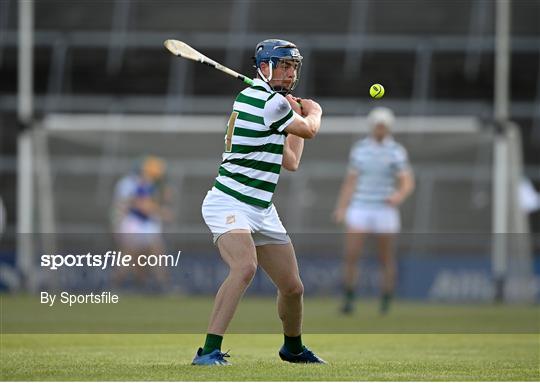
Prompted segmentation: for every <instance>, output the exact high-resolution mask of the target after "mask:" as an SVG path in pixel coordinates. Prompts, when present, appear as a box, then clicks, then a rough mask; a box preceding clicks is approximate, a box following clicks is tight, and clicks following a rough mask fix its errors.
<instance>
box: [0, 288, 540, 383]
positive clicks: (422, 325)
mask: <svg viewBox="0 0 540 383" xmlns="http://www.w3.org/2000/svg"><path fill="white" fill-rule="evenodd" d="M338 306H339V301H338V300H336V299H335V298H310V297H307V298H306V299H305V318H304V332H305V333H306V334H305V335H304V338H303V339H304V341H305V343H306V344H307V345H308V346H309V347H310V348H312V349H313V350H314V351H316V352H317V353H318V354H319V355H320V356H321V357H322V358H324V359H326V360H327V361H328V362H329V364H328V365H324V366H304V365H290V364H287V363H284V362H281V361H280V360H279V358H278V355H277V350H278V349H279V347H280V346H281V343H282V335H280V322H279V319H278V317H277V313H276V307H275V299H274V298H271V297H268V298H255V297H245V299H244V300H243V301H242V302H241V305H240V307H239V310H238V312H237V315H236V316H235V318H234V320H233V322H232V323H231V326H230V331H229V334H228V335H227V336H226V337H225V340H224V344H223V349H224V350H227V349H229V348H230V349H231V352H230V353H231V356H232V357H231V358H230V361H231V362H232V363H233V366H230V367H224V368H220V367H217V368H215V367H210V368H208V367H199V366H191V365H190V362H191V360H192V358H193V355H194V353H195V350H196V349H197V347H199V346H201V345H202V342H203V341H204V332H205V327H206V324H207V319H208V315H209V313H210V310H211V307H212V298H210V297H195V298H193V297H180V296H165V297H159V296H122V297H121V303H119V304H117V305H89V304H87V305H80V306H74V307H72V308H67V307H63V306H55V307H52V308H49V307H46V306H44V305H40V304H39V298H38V297H36V296H29V295H25V296H20V295H0V330H1V331H0V334H1V337H0V380H23V381H28V380H49V381H50V380H58V381H67V380H69V381H75V380H78V381H80V380H83V381H88V380H92V381H96V380H97V381H104V380H107V381H109V380H123V381H141V380H164V381H165V380H167V381H170V380H191V381H200V380H204V381H216V380H220V381H222V380H233V381H243V380H251V381H253V380H257V381H259V380H270V381H272V380H289V381H290V380H318V381H325V380H328V381H333V380H338V381H339V380H371V381H374V380H389V381H403V380H431V381H433V380H442V381H449V380H452V381H456V380H458V381H463V380H466V381H477V380H483V381H501V380H505V381H509V380H512V381H535V380H536V381H538V380H540V338H539V335H538V332H539V331H538V329H539V326H540V321H539V308H538V306H532V305H490V304H469V305H467V304H462V305H453V304H427V303H416V302H396V303H395V305H393V307H392V310H391V313H390V315H388V316H386V317H381V316H379V315H378V311H377V308H378V305H377V302H376V301H361V302H359V305H358V307H357V312H356V313H355V314H354V315H352V316H348V317H344V316H342V315H339V314H338V311H337V308H338ZM249 333H251V334H249Z"/></svg>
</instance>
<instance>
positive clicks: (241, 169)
mask: <svg viewBox="0 0 540 383" xmlns="http://www.w3.org/2000/svg"><path fill="white" fill-rule="evenodd" d="M254 59H255V67H256V68H257V78H256V79H255V80H254V81H255V83H254V85H253V86H251V87H249V88H246V89H244V90H243V91H242V92H240V94H238V96H237V97H236V100H235V102H234V105H233V112H232V114H231V116H230V118H229V123H228V126H227V132H226V135H225V151H224V153H223V156H222V158H223V160H222V163H221V166H220V168H219V173H218V176H217V178H216V181H215V183H214V187H213V188H212V190H210V191H209V192H208V193H207V195H206V198H205V199H204V202H203V205H202V214H203V217H204V220H205V222H206V224H207V225H208V227H209V228H210V231H211V232H212V234H213V236H214V242H215V243H216V245H217V247H218V248H219V252H220V254H221V257H222V259H223V260H224V261H225V263H226V264H227V265H228V266H229V275H228V276H227V278H226V279H225V281H224V282H223V284H222V285H221V287H220V289H219V291H218V293H217V295H216V298H215V302H214V309H213V311H212V314H211V316H210V323H209V325H208V333H207V336H206V341H205V344H204V347H203V348H200V349H199V350H198V351H197V354H196V355H195V358H194V359H193V364H196V365H226V364H229V363H228V362H227V361H226V360H225V359H224V357H226V356H228V355H227V354H226V353H222V352H221V342H222V339H223V334H224V333H225V331H226V330H227V327H228V325H229V323H230V321H231V319H232V318H233V315H234V313H235V311H236V308H237V306H238V303H239V301H240V299H241V297H242V295H243V294H244V291H245V290H246V289H247V287H248V286H249V284H250V283H251V280H252V279H253V277H254V276H255V272H256V271H257V266H258V265H260V266H261V267H262V268H263V269H264V271H265V272H266V273H267V274H268V276H269V277H270V278H271V279H272V281H273V282H274V284H275V285H276V286H277V289H278V302H277V305H278V313H279V317H280V318H281V321H282V324H283V332H284V345H283V346H282V348H281V349H280V351H279V356H280V358H281V359H282V360H285V361H288V362H292V363H324V361H323V360H322V359H320V358H318V357H317V356H316V355H315V354H314V353H313V352H312V351H310V350H309V349H308V348H306V347H305V346H304V345H303V343H302V339H301V332H302V315H303V291H304V287H303V285H302V281H301V280H300V274H299V272H298V265H297V262H296V255H295V253H294V248H293V246H292V244H291V240H290V238H289V236H288V235H287V232H286V230H285V228H284V227H283V224H282V223H281V220H280V219H279V216H278V213H277V211H276V208H275V206H274V205H273V204H272V196H273V193H274V189H275V187H276V184H277V182H278V177H279V172H280V170H281V166H283V167H284V168H285V169H287V170H290V171H295V170H296V169H297V168H298V165H299V163H300V158H301V157H302V152H303V148H304V138H313V137H314V136H315V135H316V134H317V132H318V130H319V127H320V124H321V115H322V110H321V107H320V106H319V104H317V103H316V102H314V101H312V100H300V99H296V98H294V97H293V96H292V95H290V94H289V93H290V92H291V91H292V90H293V89H294V87H295V85H296V83H297V82H298V79H299V72H300V66H301V63H302V56H301V55H300V52H299V51H298V49H297V47H296V46H295V45H294V44H292V43H290V42H288V41H283V40H274V39H272V40H264V41H262V42H260V43H259V44H258V45H257V47H256V49H255V57H254ZM299 102H301V106H300V104H299Z"/></svg>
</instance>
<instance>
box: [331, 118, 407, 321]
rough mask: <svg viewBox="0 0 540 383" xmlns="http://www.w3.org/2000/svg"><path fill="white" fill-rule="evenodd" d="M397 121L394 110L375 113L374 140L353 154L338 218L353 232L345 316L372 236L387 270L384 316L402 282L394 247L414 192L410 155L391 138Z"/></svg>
mask: <svg viewBox="0 0 540 383" xmlns="http://www.w3.org/2000/svg"><path fill="white" fill-rule="evenodd" d="M394 120H395V118H394V113H393V112H392V111H391V110H390V109H388V108H382V107H379V108H375V109H374V110H372V111H371V112H370V113H369V115H368V118H367V121H368V124H369V127H370V129H371V134H370V136H368V137H367V138H365V139H363V140H361V141H359V142H357V143H356V144H355V145H354V146H353V148H352V150H351V154H350V160H349V169H348V172H347V175H346V177H345V180H344V182H343V185H342V188H341V193H340V196H339V199H338V202H337V207H336V210H335V212H334V216H335V219H336V221H337V222H338V223H342V222H344V223H345V224H346V227H347V235H346V241H345V259H344V269H343V270H344V285H345V303H344V306H343V309H342V311H343V312H344V313H350V312H351V311H352V309H353V299H354V289H355V285H356V281H357V279H358V271H357V262H358V258H359V256H360V253H361V249H362V246H363V243H364V238H365V235H366V234H368V233H372V234H375V235H376V236H377V242H378V249H379V259H380V261H381V263H382V265H383V273H382V286H381V289H382V295H381V312H382V313H386V312H387V310H388V307H389V303H390V300H391V298H392V295H393V291H394V284H395V278H396V265H395V259H394V253H393V241H394V237H395V234H396V233H398V232H399V231H400V217H399V210H398V207H399V205H400V204H401V203H402V202H403V201H404V200H405V199H406V198H407V197H408V196H409V194H410V193H411V192H412V190H413V189H414V179H413V174H412V171H411V167H410V165H409V161H408V157H407V152H406V150H405V148H404V147H403V146H401V145H400V144H399V143H397V142H396V141H395V140H394V139H393V138H392V136H391V134H390V128H391V127H392V125H393V124H394Z"/></svg>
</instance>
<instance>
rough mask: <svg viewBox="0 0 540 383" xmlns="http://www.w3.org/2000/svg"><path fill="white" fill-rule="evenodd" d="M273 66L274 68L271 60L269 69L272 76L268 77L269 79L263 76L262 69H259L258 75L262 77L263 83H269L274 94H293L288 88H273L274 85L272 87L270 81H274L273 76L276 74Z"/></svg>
mask: <svg viewBox="0 0 540 383" xmlns="http://www.w3.org/2000/svg"><path fill="white" fill-rule="evenodd" d="M273 66H274V64H273V63H272V60H270V61H269V62H268V67H269V68H270V74H269V75H268V78H266V76H265V75H264V74H263V72H262V70H261V68H257V73H258V74H259V76H261V78H262V79H263V81H264V82H265V83H267V84H268V85H269V86H270V88H272V90H273V91H274V92H277V93H281V94H283V95H287V94H289V93H290V92H291V91H290V89H287V88H285V87H283V86H281V87H273V86H272V85H270V81H271V80H272V75H273V73H274V71H273V70H272V68H273Z"/></svg>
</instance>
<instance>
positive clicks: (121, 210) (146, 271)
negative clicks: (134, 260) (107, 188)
mask: <svg viewBox="0 0 540 383" xmlns="http://www.w3.org/2000/svg"><path fill="white" fill-rule="evenodd" d="M165 170H166V164H165V162H164V161H163V160H162V159H160V158H158V157H154V156H148V157H145V158H144V159H143V161H142V162H141V163H140V164H138V166H137V168H136V170H135V171H134V172H131V173H130V174H128V175H126V176H124V177H123V178H122V179H120V180H119V181H118V183H117V184H116V188H115V195H114V207H113V231H114V233H115V234H116V235H115V237H116V240H117V242H118V244H119V246H120V249H121V251H122V252H123V253H124V254H130V255H132V256H137V255H140V254H145V255H148V254H163V252H164V241H163V235H162V232H163V222H164V221H170V220H171V218H172V215H171V212H170V209H169V206H168V204H169V203H170V200H171V190H170V188H169V186H168V185H167V184H166V182H165ZM133 271H134V272H135V274H134V275H131V272H133ZM132 276H133V277H135V282H136V283H137V284H138V285H139V286H146V285H147V284H148V283H152V282H156V283H158V284H157V285H154V286H146V287H153V288H157V289H161V288H163V287H164V286H166V285H167V283H168V274H167V272H166V270H165V268H164V267H146V268H145V267H118V268H117V269H116V270H115V274H114V276H113V284H114V285H116V286H121V285H122V284H123V283H124V282H125V280H126V279H127V278H128V277H132ZM152 278H155V279H156V281H153V280H152Z"/></svg>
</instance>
